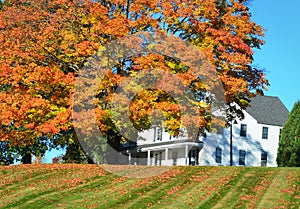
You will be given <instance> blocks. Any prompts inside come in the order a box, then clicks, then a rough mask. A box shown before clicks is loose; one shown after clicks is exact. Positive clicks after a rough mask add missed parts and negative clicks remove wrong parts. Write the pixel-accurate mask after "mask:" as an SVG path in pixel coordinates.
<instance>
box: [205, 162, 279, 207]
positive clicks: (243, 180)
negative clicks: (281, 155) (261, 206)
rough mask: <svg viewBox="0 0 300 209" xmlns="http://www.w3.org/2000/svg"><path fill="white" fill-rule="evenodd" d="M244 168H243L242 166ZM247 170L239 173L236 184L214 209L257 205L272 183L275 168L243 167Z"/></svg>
mask: <svg viewBox="0 0 300 209" xmlns="http://www.w3.org/2000/svg"><path fill="white" fill-rule="evenodd" d="M241 169H242V168H241ZM243 169H245V171H246V172H243V173H241V174H243V175H239V176H238V178H237V180H238V181H235V184H233V185H231V188H229V192H228V191H227V193H226V195H225V196H224V197H223V198H222V199H219V201H218V202H217V204H215V205H214V206H213V207H212V208H213V209H219V208H220V209H222V208H253V205H256V204H257V203H258V202H259V201H260V199H261V197H262V196H263V194H264V193H265V191H266V190H267V188H268V185H269V184H270V183H271V181H272V178H273V177H274V176H273V172H274V171H273V170H272V169H268V168H257V167H255V168H254V167H248V168H243ZM208 206H209V205H203V207H201V208H210V207H208Z"/></svg>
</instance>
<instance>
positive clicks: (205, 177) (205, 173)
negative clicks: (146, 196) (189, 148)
mask: <svg viewBox="0 0 300 209" xmlns="http://www.w3.org/2000/svg"><path fill="white" fill-rule="evenodd" d="M188 169H189V170H190V172H191V175H190V176H189V179H188V181H186V182H187V183H186V184H181V185H179V187H178V188H177V189H178V190H177V191H175V192H173V193H172V194H170V195H168V196H166V197H165V198H163V199H162V201H160V202H159V203H156V204H155V205H152V207H151V208H169V207H170V205H172V207H173V208H191V207H192V206H193V205H194V204H197V203H199V202H198V201H201V196H204V195H205V194H206V193H208V192H209V191H208V190H207V188H206V186H205V185H207V183H208V182H212V181H214V180H216V179H217V178H218V177H217V175H218V173H219V171H220V167H189V168H188ZM175 188H176V186H175ZM141 199H142V198H141Z"/></svg>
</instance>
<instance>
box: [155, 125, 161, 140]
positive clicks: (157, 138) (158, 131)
mask: <svg viewBox="0 0 300 209" xmlns="http://www.w3.org/2000/svg"><path fill="white" fill-rule="evenodd" d="M155 140H158V141H161V140H162V130H161V127H156V136H155V138H154V141H155Z"/></svg>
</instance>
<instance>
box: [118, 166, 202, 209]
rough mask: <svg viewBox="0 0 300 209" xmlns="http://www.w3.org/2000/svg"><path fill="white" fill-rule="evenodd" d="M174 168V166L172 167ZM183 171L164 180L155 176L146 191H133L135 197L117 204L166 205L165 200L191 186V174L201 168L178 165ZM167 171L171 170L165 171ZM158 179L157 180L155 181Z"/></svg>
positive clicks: (143, 206)
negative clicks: (161, 180)
mask: <svg viewBox="0 0 300 209" xmlns="http://www.w3.org/2000/svg"><path fill="white" fill-rule="evenodd" d="M173 169H174V168H173ZM176 169H177V168H176ZM180 169H181V170H182V172H183V173H181V174H178V175H177V176H175V177H173V178H170V179H168V180H167V181H166V182H162V183H160V182H159V181H158V180H159V178H160V176H157V177H156V178H155V179H154V180H153V181H152V183H154V185H153V186H154V187H152V189H151V188H150V189H151V190H148V191H139V190H137V191H135V193H136V194H137V197H136V198H134V199H132V200H131V201H128V202H126V203H125V204H121V205H119V206H120V207H121V208H151V207H154V208H155V207H166V205H167V204H168V203H167V201H166V200H170V201H172V202H174V197H175V196H178V195H181V194H182V192H183V191H184V190H188V189H189V188H190V187H192V186H193V184H192V181H191V180H192V176H193V175H194V174H195V173H197V172H199V170H203V168H200V167H193V169H191V167H180ZM167 172H172V170H171V171H167ZM157 181H158V182H157Z"/></svg>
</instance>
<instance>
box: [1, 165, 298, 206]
mask: <svg viewBox="0 0 300 209" xmlns="http://www.w3.org/2000/svg"><path fill="white" fill-rule="evenodd" d="M133 168H134V166H133ZM116 169H119V170H126V166H125V167H122V166H118V167H116ZM136 169H139V170H141V167H136ZM149 169H150V170H149ZM155 169H160V168H159V167H142V171H143V172H144V173H145V172H150V171H151V170H152V171H155ZM0 176H1V178H0V208H138V209H140V208H180V209H181V208H205V209H206V208H300V168H254V167H200V166H199V167H198V166H194V167H172V168H171V169H169V170H167V171H165V172H164V173H162V174H159V175H157V176H152V177H148V178H127V177H121V176H118V175H115V174H111V173H108V172H106V171H105V170H104V169H103V168H102V167H100V166H97V165H73V164H52V165H50V164H48V165H18V166H9V167H0Z"/></svg>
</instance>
